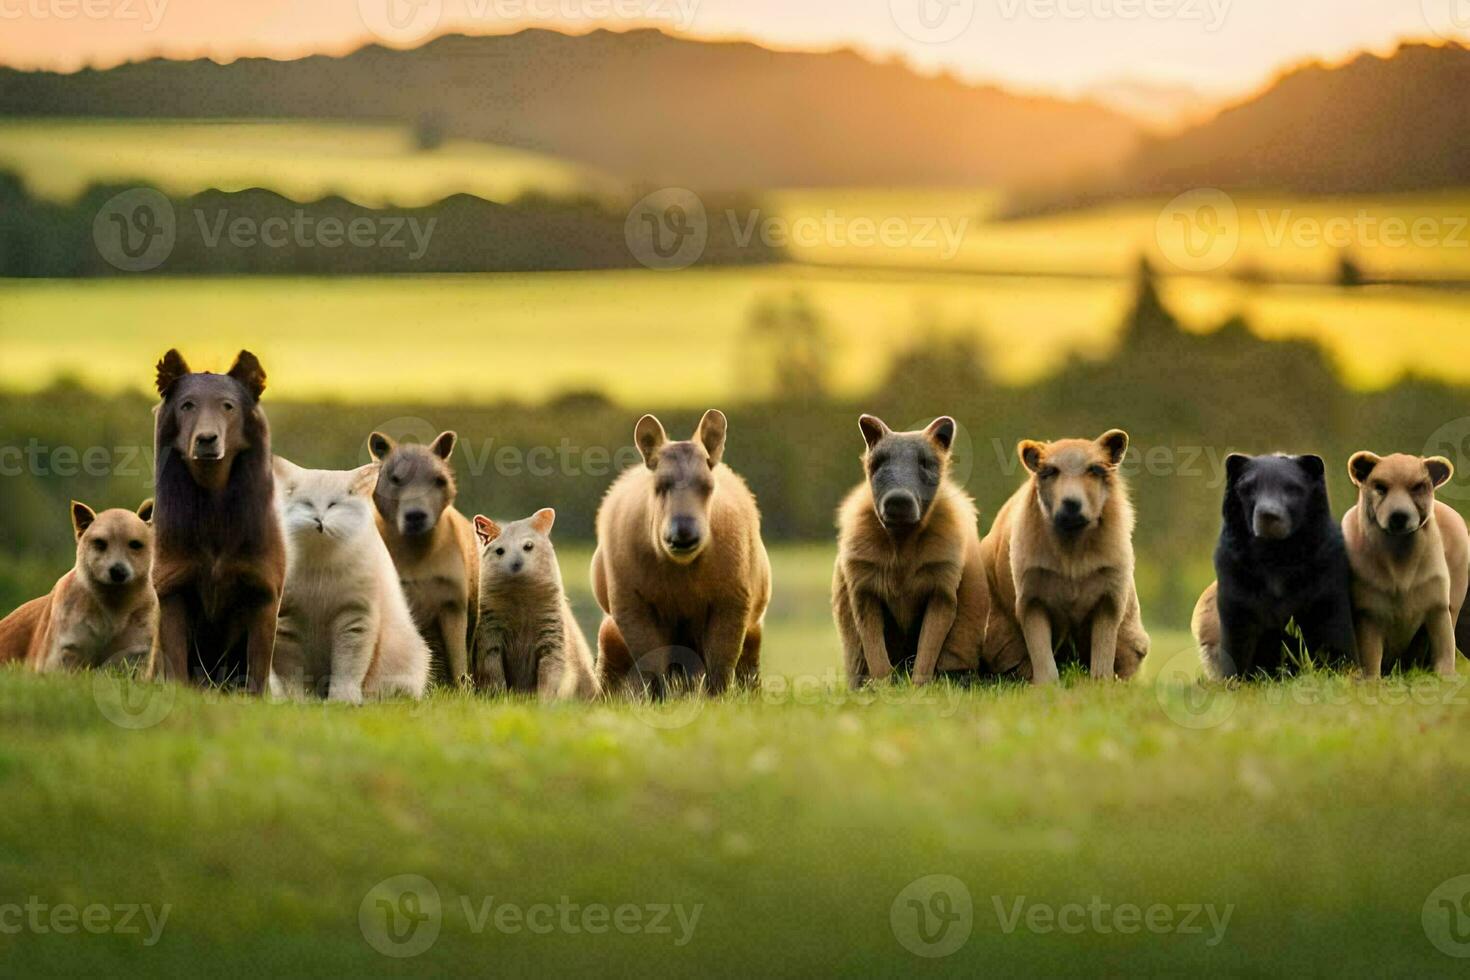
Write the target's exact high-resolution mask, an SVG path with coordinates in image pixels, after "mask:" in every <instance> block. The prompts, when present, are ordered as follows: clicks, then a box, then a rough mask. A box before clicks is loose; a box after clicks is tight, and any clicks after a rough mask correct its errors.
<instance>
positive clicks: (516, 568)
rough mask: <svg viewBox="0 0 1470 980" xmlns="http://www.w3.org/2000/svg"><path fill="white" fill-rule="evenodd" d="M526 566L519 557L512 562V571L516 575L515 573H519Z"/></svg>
mask: <svg viewBox="0 0 1470 980" xmlns="http://www.w3.org/2000/svg"><path fill="white" fill-rule="evenodd" d="M525 567H526V563H525V562H523V561H521V560H520V559H519V558H517V559H516V560H515V561H514V562H512V563H511V566H510V573H511V574H512V575H515V574H517V573H519V572H520V570H521V569H522V568H525Z"/></svg>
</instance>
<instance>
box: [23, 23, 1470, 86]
mask: <svg viewBox="0 0 1470 980" xmlns="http://www.w3.org/2000/svg"><path fill="white" fill-rule="evenodd" d="M390 2H391V3H394V4H397V5H399V6H398V7H397V8H396V12H397V14H398V15H399V21H398V23H399V24H406V25H407V27H405V28H403V29H402V30H401V31H400V32H399V33H397V34H393V35H392V37H391V39H392V40H398V41H401V42H403V45H411V44H412V43H414V42H415V41H416V40H419V39H421V38H420V37H419V36H418V32H419V31H421V30H425V25H430V26H429V29H428V30H427V31H426V33H425V34H424V35H423V36H424V37H427V36H432V35H433V34H436V33H445V32H456V31H463V32H466V33H482V34H492V33H505V32H508V31H512V30H515V29H517V28H518V27H522V26H526V25H527V24H529V23H541V24H550V25H554V26H558V27H561V28H563V29H566V30H571V31H585V30H590V29H593V28H595V27H599V26H607V27H612V28H615V29H626V28H629V27H633V26H638V24H640V23H646V24H654V25H658V26H662V27H665V28H668V29H671V30H675V31H679V32H681V33H686V34H692V35H695V36H699V37H740V38H749V39H753V40H757V41H761V42H763V43H766V44H771V45H776V46H783V47H799V48H827V47H833V46H838V45H850V46H855V47H857V48H859V49H861V50H863V51H865V52H867V53H869V54H871V55H874V56H878V57H890V56H894V55H897V56H901V57H902V58H904V59H906V60H908V61H910V62H912V63H913V64H915V65H917V66H920V67H923V68H925V69H928V70H937V69H949V70H952V71H954V72H955V73H956V74H959V75H961V76H963V77H965V78H967V79H971V80H976V81H997V82H1001V83H1005V84H1009V85H1012V86H1016V87H1020V88H1024V89H1030V90H1042V91H1052V92H1060V93H1064V94H1071V93H1076V92H1080V91H1083V90H1085V89H1087V88H1088V87H1090V86H1092V85H1096V84H1098V83H1104V82H1113V81H1116V80H1118V79H1120V78H1128V79H1137V80H1144V81H1151V82H1179V83H1185V84H1189V85H1193V86H1196V87H1199V88H1202V89H1205V90H1207V91H1210V92H1213V93H1220V94H1225V93H1233V92H1243V91H1245V90H1248V89H1251V88H1254V87H1256V86H1258V85H1260V84H1262V83H1263V82H1265V81H1267V80H1268V79H1269V78H1270V77H1271V76H1272V75H1274V74H1275V73H1277V72H1278V71H1280V70H1281V69H1283V68H1286V67H1289V66H1291V65H1293V64H1296V63H1298V62H1300V61H1302V60H1305V59H1309V58H1325V59H1328V60H1337V59H1340V58H1342V57H1344V56H1346V55H1349V54H1351V53H1353V52H1354V51H1357V50H1360V49H1365V48H1366V49H1369V50H1375V51H1386V50H1389V49H1391V48H1392V46H1393V45H1394V44H1395V43H1396V42H1397V41H1399V40H1402V39H1416V38H1422V39H1429V40H1436V39H1437V38H1439V37H1451V36H1458V37H1466V36H1467V32H1466V31H1465V30H1464V29H1457V28H1455V27H1454V23H1455V22H1454V20H1453V19H1452V18H1453V16H1454V15H1455V12H1458V14H1459V16H1460V19H1461V21H1462V22H1463V23H1464V24H1466V25H1470V0H0V61H3V62H5V63H6V64H10V65H14V66H20V67H47V68H63V69H68V70H69V69H75V68H79V67H83V66H86V65H98V66H105V65H111V64H115V63H117V62H119V61H125V60H130V59H136V58H141V57H146V56H149V55H155V54H163V55H167V56H171V57H193V56H199V55H209V56H211V57H214V58H217V59H220V60H229V59H232V58H236V57H240V56H244V55H268V56H272V57H282V58H284V57H295V56H299V55H303V54H309V53H328V54H340V53H343V52H346V51H349V50H351V49H352V48H354V47H357V46H359V45H360V44H362V43H364V42H366V41H370V40H374V35H373V33H372V31H371V30H370V29H369V25H372V24H377V25H383V24H385V23H386V24H389V25H390V26H389V27H388V30H389V32H390V33H391V32H393V31H395V30H397V28H394V27H392V26H391V25H392V22H391V21H385V20H384V19H383V18H384V12H385V9H386V5H387V4H388V3H390ZM921 7H922V8H923V9H922V10H921V9H920V8H921ZM1149 11H1153V12H1154V15H1153V16H1150V15H1149V13H1148V12H1149ZM416 17H417V18H419V19H418V20H415V19H414V18H416ZM380 33H381V31H380Z"/></svg>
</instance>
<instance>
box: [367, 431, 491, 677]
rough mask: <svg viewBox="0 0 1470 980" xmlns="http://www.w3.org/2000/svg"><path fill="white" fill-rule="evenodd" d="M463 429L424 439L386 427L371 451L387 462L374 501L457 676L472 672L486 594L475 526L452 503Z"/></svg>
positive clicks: (432, 637) (438, 669) (391, 548)
mask: <svg viewBox="0 0 1470 980" xmlns="http://www.w3.org/2000/svg"><path fill="white" fill-rule="evenodd" d="M456 441H457V437H456V436H455V434H454V433H453V432H444V433H441V434H440V435H439V438H437V439H435V440H434V442H433V443H432V444H431V445H429V446H427V447H425V446H418V445H402V446H400V445H397V444H396V443H394V441H393V440H392V439H390V438H388V437H387V436H385V435H383V434H382V433H381V432H374V433H373V434H372V435H371V436H369V437H368V451H369V452H370V453H372V457H373V459H375V460H377V461H378V462H379V463H380V464H382V465H381V469H380V470H379V472H378V482H377V486H376V487H375V488H374V489H373V503H374V504H375V505H376V506H377V509H378V532H379V533H380V534H382V536H383V542H384V543H385V544H387V545H388V552H389V554H391V555H392V556H393V564H394V565H395V566H396V567H397V569H398V577H399V579H400V581H402V582H403V591H404V594H405V595H407V596H408V605H409V608H410V609H411V610H412V611H413V621H414V623H415V624H417V626H418V629H419V633H420V634H421V635H422V636H423V638H424V640H425V642H427V643H428V644H429V649H430V651H432V654H433V657H434V664H435V673H436V674H437V675H438V676H439V677H440V678H441V679H443V680H447V681H450V682H452V683H461V682H467V681H468V680H469V678H470V674H471V671H472V665H471V664H470V657H469V651H470V645H471V644H472V643H473V642H474V637H475V620H476V615H477V612H478V609H479V601H480V553H479V549H478V548H477V547H476V545H475V529H474V526H473V525H471V524H470V522H469V519H468V518H466V517H465V516H464V515H463V514H461V513H460V512H459V511H458V510H456V509H455V508H454V498H455V495H456V493H457V492H458V491H457V487H456V486H455V482H454V468H453V467H451V466H450V465H449V457H450V456H452V455H453V454H454V445H455V442H456Z"/></svg>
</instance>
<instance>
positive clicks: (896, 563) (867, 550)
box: [832, 415, 990, 687]
mask: <svg viewBox="0 0 1470 980" xmlns="http://www.w3.org/2000/svg"><path fill="white" fill-rule="evenodd" d="M858 425H859V427H860V428H861V430H862V433H863V439H864V441H865V442H866V443H867V452H866V453H864V455H863V469H864V471H865V472H866V474H867V479H865V480H864V481H863V482H862V483H861V484H859V485H858V486H857V487H856V488H855V489H854V490H853V491H852V493H850V494H848V496H847V499H846V500H845V501H843V504H842V507H841V508H840V509H839V510H838V512H837V565H836V568H835V569H834V570H833V573H832V615H833V618H834V619H835V620H836V622H837V631H838V633H839V634H840V635H841V637H842V648H843V666H844V667H845V668H846V671H847V680H848V683H849V684H851V685H852V686H853V687H858V686H860V685H861V684H862V683H863V681H864V680H866V679H868V678H872V679H874V680H882V679H883V678H885V677H887V676H889V674H891V673H892V672H893V671H894V670H895V669H900V670H908V671H909V672H910V676H911V677H912V679H913V682H914V683H915V684H925V683H928V682H929V681H931V680H933V679H934V675H935V672H936V671H939V672H943V673H956V672H967V673H973V672H974V671H976V670H977V669H978V668H979V666H980V645H981V643H982V641H983V640H984V638H985V620H986V617H987V615H988V614H989V611H990V599H989V592H988V590H987V588H986V581H985V568H984V565H983V564H982V562H981V560H980V531H979V527H978V525H977V521H978V519H979V518H978V516H977V514H976V512H975V503H974V501H972V500H971V499H970V498H969V497H968V496H967V495H966V494H965V493H964V492H963V491H962V490H960V488H959V487H957V486H955V484H954V483H953V482H951V481H950V479H949V461H950V447H951V446H952V445H953V442H954V433H955V423H954V420H953V419H950V418H940V419H936V420H935V421H934V422H933V423H932V424H931V425H930V426H929V427H928V428H927V429H924V430H923V431H922V432H894V431H893V430H892V429H890V428H888V426H887V425H886V424H885V423H884V422H883V421H882V420H881V419H878V418H875V417H874V416H871V415H864V416H863V417H862V418H861V419H859V420H858Z"/></svg>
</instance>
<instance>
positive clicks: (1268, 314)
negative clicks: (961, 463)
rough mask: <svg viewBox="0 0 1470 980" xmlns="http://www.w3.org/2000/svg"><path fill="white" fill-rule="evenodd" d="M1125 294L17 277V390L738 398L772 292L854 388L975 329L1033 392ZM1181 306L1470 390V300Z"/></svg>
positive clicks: (734, 274) (1019, 283) (1101, 330)
mask: <svg viewBox="0 0 1470 980" xmlns="http://www.w3.org/2000/svg"><path fill="white" fill-rule="evenodd" d="M1130 289H1131V286H1130V284H1129V282H1128V281H1127V280H1122V279H1118V280H1109V279H1096V280H1086V279H1049V278H1042V277H1007V276H979V275H965V276H956V275H946V274H941V273H932V272H923V271H914V272H909V273H898V272H876V271H875V272H866V273H862V272H855V271H845V270H820V269H812V268H802V267H798V266H783V267H767V268H760V269H740V270H734V269H731V270H713V271H711V270H689V271H685V272H680V273H659V272H646V271H618V272H595V273H593V272H589V273H548V274H539V275H484V276H442V277H433V278H429V277H425V278H383V279H281V278H272V277H259V278H254V279H221V280H213V279H172V280H169V279H108V280H90V281H67V282H59V281H27V280H8V281H3V282H0V349H3V351H4V357H3V359H0V386H3V387H7V388H12V389H19V390H33V389H35V388H39V387H43V386H45V385H46V384H48V383H50V382H51V381H52V380H54V379H55V378H57V377H58V376H70V377H74V378H78V379H81V380H83V381H85V382H86V383H88V384H90V385H92V386H95V387H97V388H99V389H101V390H104V391H113V390H118V389H140V390H141V389H145V388H147V386H148V385H149V383H150V377H151V366H152V364H153V363H154V361H156V360H157V358H158V356H159V355H160V354H161V353H162V352H163V351H164V350H166V349H168V348H169V347H171V346H175V345H178V346H181V347H182V348H183V349H184V350H186V351H187V352H188V353H189V355H190V358H191V360H193V361H195V362H196V363H197V364H198V366H201V367H203V366H206V365H210V364H212V365H213V366H215V367H216V368H223V367H225V366H228V361H229V358H230V357H232V356H233V354H234V353H235V351H237V350H238V349H240V348H241V347H249V348H251V349H253V350H255V351H256V352H257V353H259V354H260V355H261V356H262V358H263V359H264V360H265V363H266V366H267V368H268V369H269V371H270V374H271V388H272V392H273V394H275V395H277V396H281V397H289V398H315V397H326V398H340V399H345V400H360V401H367V400H371V401H377V402H382V401H392V400H398V399H409V400H428V401H433V402H445V401H448V402H477V403H485V402H494V401H501V400H504V399H508V398H515V399H524V400H532V401H536V400H543V399H545V398H547V397H551V396H554V395H556V394H558V393H562V392H566V391H568V390H596V391H601V392H603V393H605V394H607V395H609V396H611V397H613V398H614V399H617V400H619V401H620V402H622V403H625V404H635V405H645V404H646V405H667V404H672V403H685V404H689V403H698V402H701V401H705V400H710V399H725V400H729V399H738V398H739V397H740V395H741V393H742V392H744V391H745V390H747V389H746V386H745V385H743V383H742V379H741V378H740V377H739V374H738V364H739V360H740V359H739V356H738V354H739V350H740V347H741V343H742V331H743V330H744V329H745V326H746V321H747V317H748V316H749V313H750V311H751V309H752V307H753V306H754V305H755V304H756V303H757V302H759V301H760V300H763V299H767V298H781V297H784V296H787V295H789V294H791V293H793V292H799V293H801V294H803V295H805V296H806V297H807V298H808V299H809V300H810V301H811V303H812V305H813V306H814V307H815V308H816V309H817V310H819V311H820V313H821V314H822V315H823V316H824V318H825V320H826V323H827V327H828V336H829V344H830V347H831V349H832V351H833V361H834V365H833V370H834V374H835V383H836V387H837V388H838V390H840V391H843V392H848V393H852V392H861V391H866V390H869V389H870V388H871V387H872V386H873V385H875V384H877V383H878V382H879V381H880V380H881V378H882V375H883V370H884V368H885V366H886V365H887V364H888V363H889V361H890V359H891V357H892V355H893V353H894V352H895V351H896V350H898V349H901V348H902V347H903V346H905V345H907V344H910V343H913V342H914V338H915V335H916V331H915V328H916V327H917V326H918V325H920V324H924V325H930V324H937V325H940V326H942V327H943V328H944V329H948V330H968V331H973V332H974V333H975V334H976V335H977V336H979V337H980V338H982V340H983V342H984V345H985V350H986V357H987V361H988V363H989V365H990V367H991V369H992V370H993V371H994V372H995V373H996V375H997V376H998V377H1000V378H1001V379H1003V380H1006V381H1010V382H1024V381H1027V380H1030V379H1033V378H1035V377H1037V376H1039V375H1042V374H1044V373H1046V372H1047V371H1050V370H1053V369H1055V368H1056V367H1057V366H1058V365H1059V363H1060V362H1061V359H1062V358H1064V357H1066V356H1068V355H1071V354H1077V355H1081V356H1100V355H1103V354H1105V353H1106V352H1107V350H1108V348H1109V345H1110V344H1111V343H1112V340H1113V338H1114V337H1115V336H1116V332H1117V329H1118V324H1119V323H1120V322H1121V321H1122V318H1123V315H1124V312H1125V311H1126V309H1127V306H1128V303H1129V300H1130ZM1164 295H1165V298H1166V300H1167V301H1168V302H1169V303H1170V304H1172V305H1173V306H1174V307H1175V308H1176V309H1177V310H1178V312H1179V314H1180V316H1181V317H1182V318H1183V320H1184V322H1185V323H1186V324H1187V325H1188V326H1190V327H1192V328H1194V329H1208V328H1211V327H1213V326H1215V325H1217V324H1218V323H1219V322H1221V320H1223V319H1224V318H1225V317H1226V316H1228V315H1230V314H1232V313H1235V312H1243V313H1245V314H1246V315H1247V316H1248V317H1249V318H1250V321H1251V325H1252V327H1253V329H1255V330H1256V331H1257V332H1258V333H1260V334H1261V335H1263V336H1267V337H1296V338H1306V339H1312V340H1316V341H1318V342H1320V343H1321V344H1323V346H1324V347H1325V348H1326V349H1327V350H1328V351H1329V352H1330V353H1331V355H1332V356H1333V357H1334V358H1335V359H1336V361H1337V363H1338V364H1339V365H1340V366H1341V368H1342V370H1343V371H1344V374H1345V376H1346V377H1347V379H1348V380H1349V381H1350V382H1352V383H1354V384H1357V385H1362V386H1370V387H1371V386H1378V385H1385V384H1389V383H1391V382H1392V381H1393V380H1394V379H1396V378H1398V377H1400V376H1401V375H1403V374H1405V373H1406V372H1415V373H1418V374H1422V375H1425V376H1428V377H1433V378H1440V379H1444V380H1449V381H1460V382H1465V381H1470V335H1467V334H1466V333H1465V330H1464V325H1465V323H1466V322H1470V295H1467V294H1465V293H1462V292H1456V291H1449V290H1432V289H1416V288H1409V287H1381V288H1379V287H1375V288H1371V289H1359V290H1339V289H1333V288H1327V287H1287V286H1272V287H1265V286H1245V285H1241V284H1236V283H1230V282H1222V281H1216V280H1207V279H1176V280H1170V281H1168V282H1167V283H1166V284H1165V286H1164Z"/></svg>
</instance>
